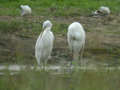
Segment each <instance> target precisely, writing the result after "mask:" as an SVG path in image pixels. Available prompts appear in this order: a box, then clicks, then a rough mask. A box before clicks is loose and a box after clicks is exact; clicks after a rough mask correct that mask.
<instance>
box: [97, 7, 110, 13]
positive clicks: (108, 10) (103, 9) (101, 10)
mask: <svg viewBox="0 0 120 90" xmlns="http://www.w3.org/2000/svg"><path fill="white" fill-rule="evenodd" d="M98 11H99V13H102V14H103V15H108V14H110V9H109V7H106V6H101V7H100V8H99V10H98Z"/></svg>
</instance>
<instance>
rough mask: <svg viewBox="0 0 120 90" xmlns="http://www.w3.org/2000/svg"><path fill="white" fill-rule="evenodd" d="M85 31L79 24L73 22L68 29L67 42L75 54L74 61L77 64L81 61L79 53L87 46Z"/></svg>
mask: <svg viewBox="0 0 120 90" xmlns="http://www.w3.org/2000/svg"><path fill="white" fill-rule="evenodd" d="M85 37H86V35H85V31H84V29H83V27H82V25H81V24H80V23H79V22H73V23H72V24H70V25H69V27H68V32H67V40H68V45H69V48H70V50H71V51H72V54H73V60H74V62H75V63H76V64H77V63H78V61H79V52H80V51H81V56H82V53H83V52H82V50H83V49H84V45H85Z"/></svg>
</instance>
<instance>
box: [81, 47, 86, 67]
mask: <svg viewBox="0 0 120 90" xmlns="http://www.w3.org/2000/svg"><path fill="white" fill-rule="evenodd" d="M83 53H84V46H83V47H82V48H81V53H80V61H81V66H82V65H83V66H85V65H86V63H85V62H84V60H83Z"/></svg>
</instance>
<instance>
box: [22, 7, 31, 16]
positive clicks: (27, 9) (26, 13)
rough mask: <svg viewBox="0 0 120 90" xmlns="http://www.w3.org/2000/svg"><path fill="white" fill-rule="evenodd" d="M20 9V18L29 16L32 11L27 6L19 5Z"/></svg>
mask: <svg viewBox="0 0 120 90" xmlns="http://www.w3.org/2000/svg"><path fill="white" fill-rule="evenodd" d="M20 8H21V16H24V15H29V14H31V13H32V9H31V8H30V6H28V5H20Z"/></svg>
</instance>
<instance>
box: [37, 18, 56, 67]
mask: <svg viewBox="0 0 120 90" xmlns="http://www.w3.org/2000/svg"><path fill="white" fill-rule="evenodd" d="M51 28H52V23H51V22H50V21H49V20H47V21H45V22H44V23H43V29H44V31H43V32H42V33H41V34H40V36H39V37H38V39H37V42H36V46H35V57H36V59H37V63H38V65H41V64H43V65H44V66H45V65H46V63H47V60H48V57H49V56H51V52H52V48H53V42H54V35H53V33H52V31H51Z"/></svg>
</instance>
